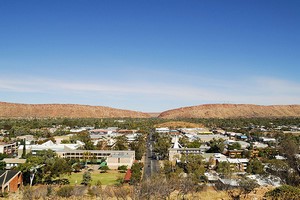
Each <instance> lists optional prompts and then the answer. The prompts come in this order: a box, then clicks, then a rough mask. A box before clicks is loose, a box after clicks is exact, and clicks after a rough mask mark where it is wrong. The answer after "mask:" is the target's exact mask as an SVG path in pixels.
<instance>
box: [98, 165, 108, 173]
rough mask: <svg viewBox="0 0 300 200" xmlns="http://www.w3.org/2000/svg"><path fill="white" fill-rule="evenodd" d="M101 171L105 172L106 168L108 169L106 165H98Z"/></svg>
mask: <svg viewBox="0 0 300 200" xmlns="http://www.w3.org/2000/svg"><path fill="white" fill-rule="evenodd" d="M100 170H101V173H106V171H107V170H109V167H108V166H107V165H105V166H102V167H100Z"/></svg>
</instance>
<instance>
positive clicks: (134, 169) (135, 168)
mask: <svg viewBox="0 0 300 200" xmlns="http://www.w3.org/2000/svg"><path fill="white" fill-rule="evenodd" d="M142 169H143V163H134V164H133V165H132V166H131V173H132V174H131V179H130V184H137V183H139V182H140V181H141V178H142Z"/></svg>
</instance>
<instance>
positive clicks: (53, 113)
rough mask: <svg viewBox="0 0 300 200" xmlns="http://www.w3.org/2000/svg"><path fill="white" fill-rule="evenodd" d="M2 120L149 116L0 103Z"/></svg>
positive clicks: (79, 107) (80, 107) (85, 107)
mask: <svg viewBox="0 0 300 200" xmlns="http://www.w3.org/2000/svg"><path fill="white" fill-rule="evenodd" d="M0 117H1V118H57V117H62V118H64V117H65V118H123V117H129V118H148V117H150V115H149V114H146V113H142V112H136V111H131V110H122V109H116V108H110V107H104V106H88V105H77V104H18V103H6V102H0Z"/></svg>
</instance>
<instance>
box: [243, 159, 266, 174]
mask: <svg viewBox="0 0 300 200" xmlns="http://www.w3.org/2000/svg"><path fill="white" fill-rule="evenodd" d="M246 171H247V172H248V173H251V174H263V173H264V166H263V164H262V162H261V161H260V160H258V159H252V160H251V161H250V162H249V164H248V166H247V170H246Z"/></svg>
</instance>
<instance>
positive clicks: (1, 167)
mask: <svg viewBox="0 0 300 200" xmlns="http://www.w3.org/2000/svg"><path fill="white" fill-rule="evenodd" d="M5 166H6V163H5V162H4V161H2V160H1V161H0V170H5Z"/></svg>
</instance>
